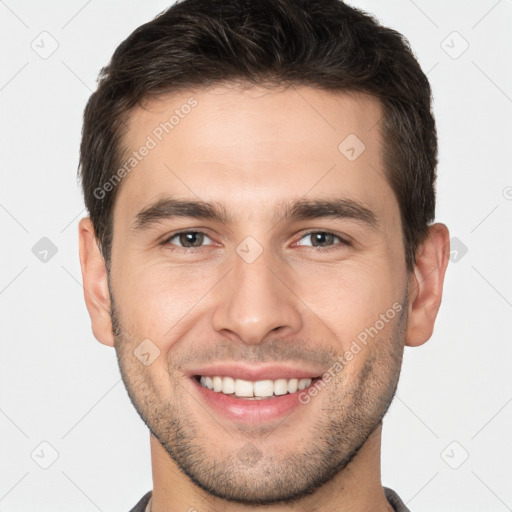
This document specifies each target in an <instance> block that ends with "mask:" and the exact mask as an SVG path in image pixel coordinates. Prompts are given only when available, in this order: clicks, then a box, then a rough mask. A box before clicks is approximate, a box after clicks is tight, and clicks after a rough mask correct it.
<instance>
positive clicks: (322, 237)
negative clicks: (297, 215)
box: [296, 231, 350, 249]
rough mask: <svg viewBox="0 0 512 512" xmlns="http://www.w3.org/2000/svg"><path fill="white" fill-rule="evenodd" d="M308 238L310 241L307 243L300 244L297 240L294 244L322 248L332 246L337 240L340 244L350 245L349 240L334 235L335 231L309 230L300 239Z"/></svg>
mask: <svg viewBox="0 0 512 512" xmlns="http://www.w3.org/2000/svg"><path fill="white" fill-rule="evenodd" d="M307 238H310V240H311V243H309V244H302V243H300V242H297V244H296V245H306V246H310V247H318V248H320V249H322V248H329V247H331V246H333V245H334V244H335V242H336V240H338V241H339V242H340V243H341V244H342V245H350V243H349V242H347V241H346V240H344V239H343V238H341V237H340V236H338V235H336V234H335V233H331V232H330V231H310V232H309V233H305V234H304V235H303V236H302V238H301V240H303V239H307Z"/></svg>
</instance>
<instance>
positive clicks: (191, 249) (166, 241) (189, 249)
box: [160, 229, 352, 252]
mask: <svg viewBox="0 0 512 512" xmlns="http://www.w3.org/2000/svg"><path fill="white" fill-rule="evenodd" d="M187 233H199V234H202V235H205V236H207V237H208V238H211V237H209V236H208V235H207V234H206V233H205V232H204V231H198V230H185V231H177V232H176V233H173V234H172V235H169V236H168V237H166V238H165V239H164V240H163V241H162V242H161V243H160V245H162V246H166V245H168V244H169V243H170V241H171V240H172V239H173V238H176V237H177V236H179V235H184V234H187ZM315 233H322V234H324V235H332V236H334V237H336V238H338V239H339V240H340V242H341V247H343V246H348V247H350V246H351V245H352V244H351V243H350V242H349V241H348V240H346V239H344V238H343V237H341V236H340V235H338V234H337V233H334V232H332V231H326V230H318V229H314V230H311V231H308V232H306V233H303V234H302V235H301V237H300V238H299V240H302V239H303V238H305V237H306V236H309V235H313V234H315ZM202 247H204V246H200V247H180V246H177V247H176V249H183V250H185V251H187V252H196V251H197V250H198V249H201V248H202ZM303 247H309V248H310V249H315V250H316V251H320V252H326V251H329V250H331V249H336V248H338V249H339V248H340V246H336V245H331V246H329V247H314V246H303Z"/></svg>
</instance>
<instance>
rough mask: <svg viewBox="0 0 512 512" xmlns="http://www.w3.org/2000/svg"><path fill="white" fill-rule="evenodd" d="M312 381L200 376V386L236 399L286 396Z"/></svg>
mask: <svg viewBox="0 0 512 512" xmlns="http://www.w3.org/2000/svg"><path fill="white" fill-rule="evenodd" d="M311 382H312V379H277V380H258V381H256V382H252V381H248V380H243V379H236V380H235V379H233V378H232V377H221V376H218V375H216V376H215V377H208V376H204V375H203V376H202V377H201V378H200V383H201V386H203V387H205V388H208V389H211V390H213V391H216V392H217V393H224V394H225V395H232V394H235V396H237V397H244V398H252V397H257V398H270V397H271V396H274V395H275V396H280V395H286V394H287V393H295V392H297V391H298V390H299V391H302V390H303V389H305V388H307V387H308V386H310V385H311Z"/></svg>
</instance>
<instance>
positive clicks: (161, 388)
mask: <svg viewBox="0 0 512 512" xmlns="http://www.w3.org/2000/svg"><path fill="white" fill-rule="evenodd" d="M430 102H431V92H430V87H429V84H428V81H427V79H426V77H425V75H424V74H423V72H422V71H421V69H420V67H419V65H418V63H417V62H416V60H415V59H414V57H413V55H412V52H411V50H410V48H409V47H408V44H407V42H406V41H405V40H404V39H403V38H402V37H401V36H400V35H399V34H398V33H396V32H394V31H392V30H390V29H388V28H384V27H382V26H380V25H379V24H378V23H377V22H376V21H375V20H374V19H373V18H371V17H370V16H368V15H367V14H364V13H363V12H361V11H358V10H356V9H354V8H351V7H349V6H347V5H345V4H343V3H341V2H340V1H338V0H315V1H314V2H313V1H307V0H260V1H258V2H252V1H246V0H224V1H222V2H221V1H217V0H184V1H182V2H179V3H177V4H175V5H173V6H172V7H171V8H170V9H168V10H167V11H166V12H164V13H163V14H161V15H160V16H158V17H157V18H156V19H155V20H153V21H151V22H150V23H147V24H145V25H143V26H141V27H139V28H138V29H137V30H135V32H133V34H131V36H130V37H129V38H128V39H127V40H126V41H124V42H123V43H122V44H121V45H120V46H119V47H118V49H117V50H116V52H115V53H114V55H113V57H112V60H111V62H110V64H109V65H108V67H107V68H105V69H104V70H103V71H102V74H101V79H100V82H99V86H98V90H97V91H96V92H95V93H94V94H93V95H92V96H91V98H90V100H89V102H88V105H87V107H86V110H85V115H84V127H83V139H82V145H81V168H80V172H81V178H82V184H83V190H84V195H85V202H86V205H87V208H88V211H89V214H90V217H89V218H85V219H82V220H81V222H80V227H79V234H80V260H81V266H82V275H83V280H84V289H85V300H86V303H87V308H88V311H89V314H90V316H91V320H92V329H93V332H94V335H95V337H96V338H97V339H98V340H99V341H100V342H101V343H104V344H106V345H110V346H113V347H115V350H116V354H117V357H118V361H119V366H120V370H121V373H122V377H123V381H124V383H125V385H126V388H127V391H128V394H129V396H130V398H131V400H132V402H133V404H134V406H135V408H136V409H137V411H138V413H139V414H140V416H141V418H142V419H143V421H144V422H145V424H146V425H147V426H148V428H149V429H150V432H151V458H152V469H153V490H152V492H148V493H147V494H146V495H145V496H144V497H143V498H142V500H141V501H140V502H139V503H138V504H137V505H136V506H135V508H134V509H133V510H134V511H144V510H146V511H150V510H151V511H152V512H164V511H165V512H175V511H189V512H193V511H199V512H203V511H220V510H222V511H235V510H236V511H254V510H259V511H272V512H274V511H285V510H286V511H296V510H300V511H337V512H341V511H349V510H350V511H392V510H395V511H406V510H407V508H406V506H405V505H404V504H403V502H402V500H401V499H400V498H399V497H398V495H397V494H396V493H395V492H394V491H392V490H391V489H388V488H383V486H382V484H381V477H380V444H381V430H382V419H383V416H384V415H385V413H386V411H387V410H388V408H389V405H390V403H391V401H392V399H393V396H394V393H395V390H396V386H397V383H398V379H399V374H400V367H401V362H402V354H403V350H404V346H405V345H408V346H418V345H421V344H422V343H424V342H426V341H427V340H428V339H429V338H430V337H431V335H432V332H433V327H434V322H435V319H436V316H437V312H438V310H439V306H440V303H441V297H442V288H443V280H444V275H445V270H446V267H447V262H448V257H449V233H448V229H447V228H446V226H445V225H443V224H440V223H436V224H432V222H433V220H434V213H435V193H434V184H435V169H436V164H437V139H436V130H435V123H434V119H433V116H432V113H431V103H430Z"/></svg>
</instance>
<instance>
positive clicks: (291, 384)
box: [288, 379, 299, 393]
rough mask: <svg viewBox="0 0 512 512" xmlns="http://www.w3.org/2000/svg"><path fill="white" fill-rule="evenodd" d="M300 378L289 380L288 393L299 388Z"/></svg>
mask: <svg viewBox="0 0 512 512" xmlns="http://www.w3.org/2000/svg"><path fill="white" fill-rule="evenodd" d="M298 385H299V379H290V380H289V381H288V393H295V392H296V391H297V389H298Z"/></svg>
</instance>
